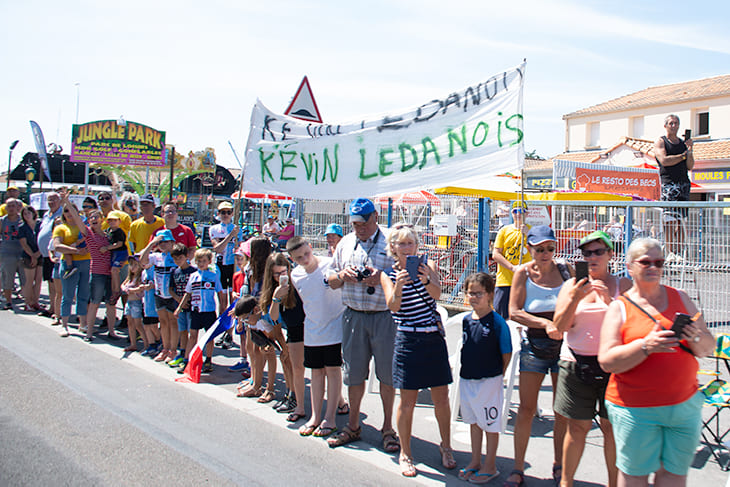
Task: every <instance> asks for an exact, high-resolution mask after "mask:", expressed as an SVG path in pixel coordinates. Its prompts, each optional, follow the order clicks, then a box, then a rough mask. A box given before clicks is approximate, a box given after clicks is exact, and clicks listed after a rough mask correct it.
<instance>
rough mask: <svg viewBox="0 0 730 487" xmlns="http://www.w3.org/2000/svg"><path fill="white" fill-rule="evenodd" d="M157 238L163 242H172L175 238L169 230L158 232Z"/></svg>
mask: <svg viewBox="0 0 730 487" xmlns="http://www.w3.org/2000/svg"><path fill="white" fill-rule="evenodd" d="M157 235H158V236H159V237H162V241H163V242H174V241H175V237H173V236H172V232H171V231H170V230H167V229H165V230H160V232H159V233H158V234H157Z"/></svg>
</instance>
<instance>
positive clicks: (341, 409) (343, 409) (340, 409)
mask: <svg viewBox="0 0 730 487" xmlns="http://www.w3.org/2000/svg"><path fill="white" fill-rule="evenodd" d="M337 414H350V405H349V404H347V403H345V404H343V405H342V406H337Z"/></svg>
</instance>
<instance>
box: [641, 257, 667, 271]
mask: <svg viewBox="0 0 730 487" xmlns="http://www.w3.org/2000/svg"><path fill="white" fill-rule="evenodd" d="M634 262H636V263H637V264H639V265H640V266H641V267H643V268H644V269H646V268H648V267H651V266H654V267H656V268H657V269H661V268H662V267H664V259H657V260H651V259H641V260H635V261H634Z"/></svg>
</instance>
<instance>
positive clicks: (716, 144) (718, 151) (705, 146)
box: [693, 139, 730, 161]
mask: <svg viewBox="0 0 730 487" xmlns="http://www.w3.org/2000/svg"><path fill="white" fill-rule="evenodd" d="M693 151H694V156H695V161H711V160H717V159H730V139H722V140H710V141H707V142H702V141H695V145H694V150H693Z"/></svg>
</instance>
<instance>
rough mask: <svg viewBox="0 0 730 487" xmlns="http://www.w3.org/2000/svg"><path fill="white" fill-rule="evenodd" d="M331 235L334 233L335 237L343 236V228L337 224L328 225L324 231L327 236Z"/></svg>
mask: <svg viewBox="0 0 730 487" xmlns="http://www.w3.org/2000/svg"><path fill="white" fill-rule="evenodd" d="M330 233H334V234H335V235H339V236H340V237H341V236H342V227H341V226H340V225H338V224H337V223H330V224H329V225H327V228H326V229H325V231H324V234H325V235H329V234H330Z"/></svg>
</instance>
